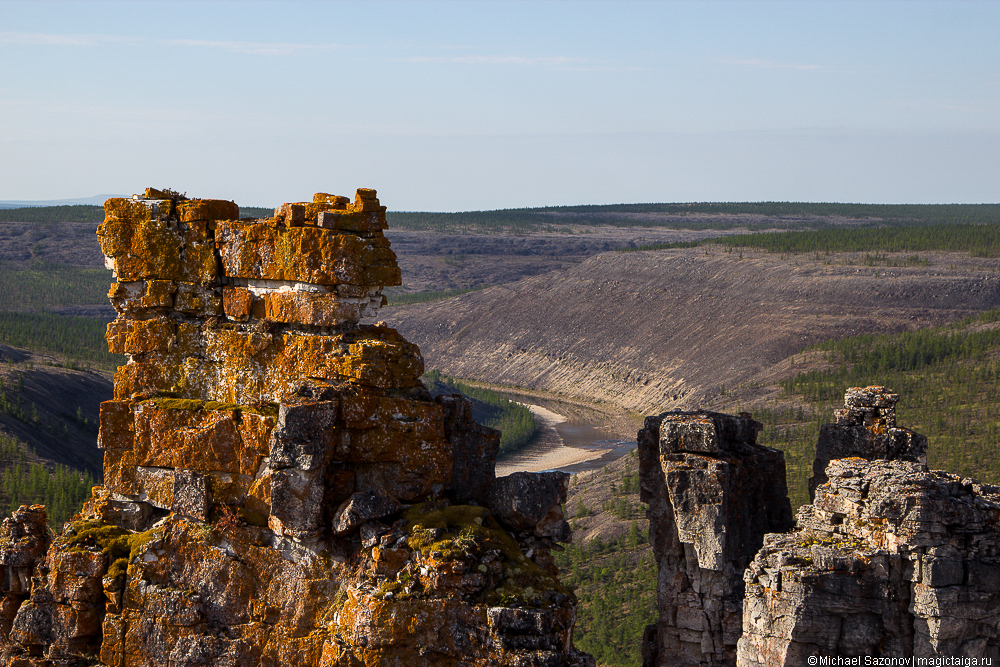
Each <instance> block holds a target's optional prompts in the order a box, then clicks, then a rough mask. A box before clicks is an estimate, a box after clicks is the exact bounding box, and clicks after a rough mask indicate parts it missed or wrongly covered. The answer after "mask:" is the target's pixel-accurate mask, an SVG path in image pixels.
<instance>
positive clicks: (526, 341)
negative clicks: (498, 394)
mask: <svg viewBox="0 0 1000 667" xmlns="http://www.w3.org/2000/svg"><path fill="white" fill-rule="evenodd" d="M899 259H900V260H901V261H899V262H897V263H904V262H903V261H902V259H903V258H899ZM998 270H1000V262H998V261H997V260H991V259H981V258H970V257H969V256H968V255H966V254H961V253H930V254H927V255H924V256H922V260H921V262H919V263H918V262H914V265H913V266H896V267H885V266H865V265H864V261H863V258H861V257H858V256H856V255H850V254H842V255H824V256H819V255H779V254H772V253H765V252H749V253H745V254H744V253H737V252H726V250H725V249H723V248H721V247H708V248H706V247H697V248H684V249H667V250H655V251H642V252H607V253H602V254H599V255H596V256H593V257H590V258H588V259H586V260H584V261H582V262H580V263H579V264H577V265H575V266H573V267H572V268H570V269H567V270H563V271H553V272H550V273H547V274H543V275H538V276H532V277H528V278H525V279H522V280H519V281H517V282H514V283H509V284H506V285H499V286H495V287H492V288H489V289H485V290H481V291H478V292H473V293H469V294H464V295H461V296H458V297H454V298H451V299H447V300H444V301H438V302H433V303H425V304H416V305H411V306H406V307H397V308H388V309H385V310H383V311H382V316H383V318H384V319H385V320H386V322H387V323H388V324H389V325H390V326H392V327H395V328H397V329H398V330H399V331H400V332H401V333H402V334H403V335H405V336H406V337H407V338H408V339H409V340H412V341H414V342H415V343H417V344H418V345H420V348H421V350H423V353H424V357H425V360H426V363H427V367H428V368H439V369H440V370H441V371H442V372H443V373H445V374H447V375H451V376H455V377H463V378H470V379H475V380H479V381H482V382H487V383H493V384H497V385H509V386H516V387H525V388H530V389H537V390H544V391H547V392H551V393H554V394H561V395H563V396H567V397H575V398H584V399H590V400H597V401H601V402H606V403H610V404H614V405H617V406H619V407H622V408H625V409H628V410H632V411H635V412H639V413H644V414H650V413H654V412H657V411H662V410H669V409H673V408H690V407H696V406H698V405H699V404H701V403H702V402H704V401H707V400H708V399H709V398H711V397H713V396H718V395H719V394H720V393H721V392H722V391H723V390H724V389H725V388H731V387H734V386H736V385H739V384H741V383H749V382H751V381H760V379H761V378H763V377H766V376H767V374H768V373H770V372H772V370H773V369H774V368H775V367H778V366H781V365H783V364H784V365H787V364H788V363H789V362H790V361H791V359H790V357H791V356H792V355H795V354H797V353H799V352H800V351H801V350H802V349H803V348H805V347H806V346H808V345H810V344H812V343H816V342H819V341H822V340H827V339H830V338H840V337H843V336H848V335H855V334H862V333H893V332H898V331H904V330H913V329H917V328H921V327H926V326H932V325H939V324H943V323H945V322H949V321H953V320H955V319H959V318H961V317H964V316H967V315H969V314H972V313H975V312H980V311H983V310H987V309H990V308H994V307H996V306H998V305H1000V274H998Z"/></svg>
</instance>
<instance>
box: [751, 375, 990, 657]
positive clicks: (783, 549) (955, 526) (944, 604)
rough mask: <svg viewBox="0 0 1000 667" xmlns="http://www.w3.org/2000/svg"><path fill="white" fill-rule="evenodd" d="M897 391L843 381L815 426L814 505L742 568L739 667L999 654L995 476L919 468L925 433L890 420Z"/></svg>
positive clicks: (772, 537) (767, 541)
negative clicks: (828, 420)
mask: <svg viewBox="0 0 1000 667" xmlns="http://www.w3.org/2000/svg"><path fill="white" fill-rule="evenodd" d="M897 399H898V397H897V396H896V394H894V393H892V392H891V391H890V390H887V389H885V388H884V387H877V386H876V387H864V388H861V387H855V388H852V389H848V390H847V395H846V397H845V408H844V409H842V410H837V411H836V417H837V421H836V423H833V424H827V425H825V426H824V427H823V430H822V431H821V434H820V442H819V443H818V444H817V448H816V457H817V466H816V469H817V470H821V471H822V476H821V477H819V476H818V475H817V477H818V479H817V478H814V479H815V480H816V483H815V486H814V490H813V494H814V498H813V503H812V504H811V505H804V506H802V507H801V508H800V509H799V513H798V520H797V524H796V528H795V530H794V531H793V532H790V533H787V534H783V535H777V534H775V535H768V536H767V537H766V539H765V541H764V547H763V548H762V549H761V550H760V552H759V553H758V554H757V556H756V557H755V558H754V561H753V563H752V564H751V565H750V567H749V568H748V569H747V571H746V573H745V574H744V580H745V582H746V599H745V600H744V603H743V635H742V638H741V639H740V641H739V652H738V664H739V665H740V666H741V667H764V666H765V665H766V666H768V667H770V666H773V665H775V666H785V665H788V666H791V665H801V664H803V663H804V661H806V660H807V659H808V658H809V656H813V655H817V656H829V657H831V658H834V657H854V656H861V655H866V656H872V657H883V658H899V657H907V656H915V657H918V658H926V659H928V660H929V662H928V663H927V664H945V663H934V662H933V661H934V660H936V659H946V658H947V659H951V658H954V659H958V658H959V657H961V658H962V659H965V658H970V659H971V658H975V659H983V658H991V659H992V660H993V661H994V662H996V661H998V660H1000V594H998V590H1000V487H997V486H993V485H989V484H981V483H979V482H977V481H976V480H973V479H968V478H961V477H959V476H957V475H952V474H949V473H946V472H942V471H936V470H928V469H927V467H926V465H924V464H923V462H922V461H923V457H924V454H925V451H926V445H927V440H926V438H924V437H923V436H921V435H918V434H915V433H913V432H912V431H908V430H906V429H900V428H896V425H895V416H894V406H895V404H896V401H897ZM873 664H874V663H873ZM966 664H974V663H971V662H969V663H966ZM980 664H982V663H980Z"/></svg>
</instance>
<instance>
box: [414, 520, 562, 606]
mask: <svg viewBox="0 0 1000 667" xmlns="http://www.w3.org/2000/svg"><path fill="white" fill-rule="evenodd" d="M403 517H404V518H405V519H406V522H407V523H406V532H407V544H409V546H410V548H411V549H414V550H416V551H419V552H420V554H421V555H422V556H423V557H425V558H427V557H430V558H431V559H436V560H459V559H461V560H473V559H478V558H480V557H482V556H483V555H485V554H486V552H488V551H490V550H497V551H499V552H500V554H502V556H503V576H502V578H501V580H500V582H499V584H498V585H497V586H496V588H493V589H488V590H486V591H484V592H483V593H482V594H481V595H480V596H479V599H478V600H477V601H478V602H482V603H486V604H502V605H505V606H510V605H527V606H550V605H551V604H552V603H553V599H554V596H555V595H556V594H561V595H563V596H565V598H564V599H565V600H566V601H573V602H575V597H574V595H573V593H572V592H571V591H569V590H568V589H566V588H565V587H564V586H563V585H562V584H561V583H560V582H559V580H558V579H556V578H555V577H553V576H552V575H550V574H548V573H547V572H545V571H544V570H542V568H540V567H538V565H536V564H535V563H534V562H533V561H532V560H531V559H530V558H528V557H527V556H525V555H524V554H523V553H521V548H520V546H519V545H518V543H517V540H515V539H514V538H513V537H512V536H511V535H510V533H508V532H507V531H506V530H504V528H503V527H502V526H501V525H500V524H499V523H497V521H496V519H494V518H493V515H492V514H490V512H489V510H487V509H485V508H483V507H476V506H473V505H440V504H436V503H433V502H427V503H421V504H419V505H415V506H413V507H411V508H410V509H409V510H407V511H406V513H405V514H404V515H403Z"/></svg>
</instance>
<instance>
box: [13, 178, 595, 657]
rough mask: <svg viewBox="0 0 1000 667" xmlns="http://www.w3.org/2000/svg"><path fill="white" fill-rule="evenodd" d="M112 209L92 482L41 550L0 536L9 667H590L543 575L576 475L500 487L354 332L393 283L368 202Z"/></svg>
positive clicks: (378, 330)
mask: <svg viewBox="0 0 1000 667" xmlns="http://www.w3.org/2000/svg"><path fill="white" fill-rule="evenodd" d="M105 212H106V218H105V221H104V223H103V224H102V225H101V226H100V227H99V229H98V236H99V240H100V243H101V248H102V250H103V252H104V254H105V255H106V257H107V265H108V267H109V268H111V269H113V270H114V272H115V277H116V279H117V282H116V283H115V284H113V285H112V287H111V291H110V292H109V297H110V299H111V301H112V304H113V305H114V307H115V309H116V310H117V312H118V318H117V319H116V320H115V321H114V322H112V323H111V324H110V325H109V326H108V332H107V340H108V345H109V347H110V349H111V351H113V352H119V353H123V354H125V355H127V357H128V363H127V364H126V365H124V366H122V367H121V368H119V369H118V372H117V373H116V375H115V397H114V400H112V401H108V402H106V403H104V404H103V405H102V407H101V427H100V436H99V445H100V447H101V448H102V449H103V450H104V457H105V458H104V486H103V487H95V488H94V492H93V495H92V497H91V498H90V500H88V501H87V504H86V506H85V507H84V509H83V511H82V512H81V514H79V515H77V516H76V517H75V518H74V520H73V521H72V522H71V523H69V524H67V525H66V526H65V527H64V528H63V530H62V532H61V534H60V535H58V536H56V537H55V538H53V539H52V542H51V545H49V544H48V541H47V540H48V535H47V533H45V532H44V530H42V531H40V530H39V526H44V522H45V518H44V510H43V509H42V508H36V507H32V508H22V509H21V510H20V511H19V512H17V513H15V515H14V516H13V517H12V518H11V519H8V520H7V521H6V522H5V523H4V525H3V528H2V529H0V559H3V562H4V563H5V564H6V565H7V570H6V572H7V574H6V575H5V578H4V579H3V582H2V586H0V592H2V594H3V598H2V604H0V663H3V664H6V665H11V666H14V665H17V666H19V667H28V666H32V667H41V666H42V665H45V666H46V667H48V666H50V665H98V664H100V665H107V666H109V667H147V666H149V667H152V666H154V665H155V666H160V665H163V666H164V667H194V666H196V665H197V666H202V665H206V666H207V665H247V666H250V665H253V666H256V665H266V666H273V667H278V666H282V665H295V666H296V667H306V666H316V667H319V666H321V665H322V666H323V667H335V666H341V665H343V666H347V665H352V666H356V665H397V664H405V665H428V666H429V665H455V666H457V665H551V666H553V667H555V666H560V665H566V666H571V665H572V666H580V667H585V666H588V665H592V664H593V660H592V659H591V658H589V657H588V656H586V655H584V654H581V653H579V652H577V651H576V650H575V649H573V647H572V642H571V636H572V628H573V622H574V619H575V598H574V597H573V595H572V593H571V592H570V591H568V590H566V589H565V588H564V587H563V586H562V585H561V584H560V583H559V580H558V578H557V573H558V572H557V570H556V568H555V567H554V566H553V564H552V560H551V556H550V551H551V550H552V549H558V548H560V547H559V546H558V544H557V543H556V540H565V539H567V537H568V526H567V525H566V522H565V520H564V519H563V518H562V513H561V508H560V505H561V503H562V502H563V501H564V500H565V494H566V486H567V477H568V476H567V475H564V474H561V473H548V474H539V475H528V474H526V473H522V474H519V475H518V476H516V477H514V476H512V477H511V478H501V479H499V480H498V479H496V478H495V475H494V461H495V458H496V454H497V448H498V444H499V438H498V434H497V432H495V431H493V430H491V429H487V428H485V427H482V426H480V425H478V424H476V423H475V422H474V421H472V419H471V405H470V403H469V402H468V400H467V399H464V398H463V397H461V396H460V395H454V396H448V397H438V398H437V399H436V400H435V399H433V398H432V397H431V396H430V394H429V393H428V392H427V390H426V388H425V387H424V386H423V384H422V383H421V382H420V375H421V374H422V372H423V360H422V358H421V355H420V351H419V349H418V348H417V347H416V346H415V345H413V344H411V343H409V342H407V341H406V340H404V339H403V338H402V337H401V336H400V335H399V334H398V333H397V332H396V331H395V330H393V329H391V328H388V327H386V326H384V325H382V324H381V323H379V324H366V323H363V320H365V319H366V318H373V317H374V316H375V315H376V313H377V311H378V308H379V307H381V306H382V305H383V304H384V303H385V299H384V297H383V296H382V289H383V287H384V286H387V285H398V284H399V281H400V273H399V268H398V266H397V264H396V257H395V254H394V253H393V251H392V250H391V248H390V247H389V242H388V240H387V239H386V238H385V236H384V235H383V230H384V229H385V227H386V222H385V207H383V206H381V205H380V204H379V201H378V199H377V198H376V192H375V191H374V190H368V189H359V190H358V191H357V193H356V195H355V197H354V198H353V200H351V199H348V198H346V197H340V196H334V195H328V194H324V193H320V194H317V195H315V196H314V197H313V201H312V202H303V203H291V204H285V205H283V206H281V207H280V208H278V209H277V210H276V211H275V214H274V216H273V217H270V218H265V219H247V218H240V217H239V209H238V208H237V206H236V205H235V204H234V203H233V202H230V201H222V200H208V199H188V198H186V197H185V196H182V195H179V194H178V193H175V192H172V191H169V190H165V191H158V190H153V189H148V190H146V192H145V193H144V195H143V196H135V197H133V198H132V199H111V200H108V202H107V203H106V204H105ZM29 582H30V587H29Z"/></svg>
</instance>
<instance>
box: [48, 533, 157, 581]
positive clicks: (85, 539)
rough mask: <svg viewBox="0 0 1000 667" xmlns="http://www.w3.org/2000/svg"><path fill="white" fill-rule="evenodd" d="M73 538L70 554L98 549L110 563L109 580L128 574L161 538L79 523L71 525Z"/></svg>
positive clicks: (70, 540) (71, 538) (69, 544)
mask: <svg viewBox="0 0 1000 667" xmlns="http://www.w3.org/2000/svg"><path fill="white" fill-rule="evenodd" d="M72 528H73V531H74V533H75V534H74V535H73V536H72V537H70V538H69V539H67V540H66V546H67V551H70V552H73V551H87V550H90V549H88V547H91V548H93V547H97V548H99V549H100V550H101V553H103V554H107V555H108V559H109V560H110V561H111V567H109V568H108V573H107V576H109V577H117V576H118V575H120V574H125V570H126V569H127V568H128V564H129V563H130V562H131V561H132V559H133V558H135V557H136V556H137V555H138V554H139V550H140V549H142V547H144V546H145V545H146V544H147V543H149V542H150V541H151V540H152V539H154V538H155V537H157V536H158V531H155V530H147V531H146V532H144V533H133V532H132V531H129V530H126V529H124V528H119V527H118V526H115V525H111V524H106V523H101V522H100V521H79V522H77V523H74V524H72Z"/></svg>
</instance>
